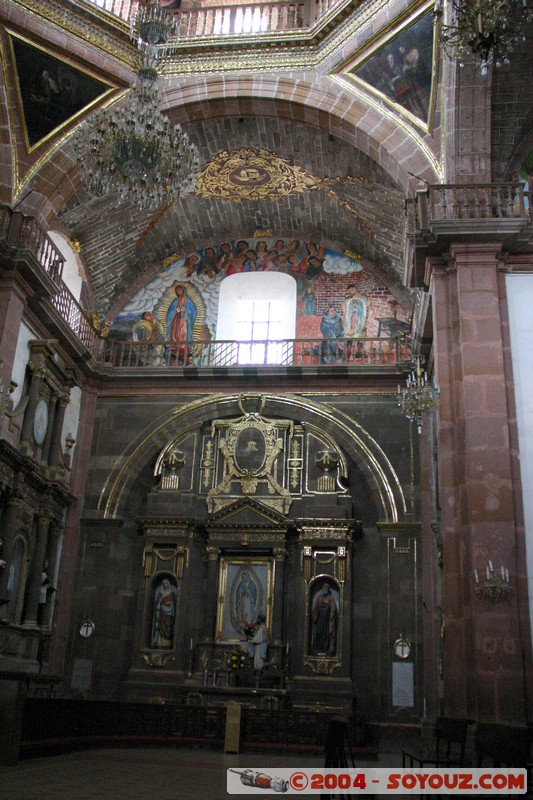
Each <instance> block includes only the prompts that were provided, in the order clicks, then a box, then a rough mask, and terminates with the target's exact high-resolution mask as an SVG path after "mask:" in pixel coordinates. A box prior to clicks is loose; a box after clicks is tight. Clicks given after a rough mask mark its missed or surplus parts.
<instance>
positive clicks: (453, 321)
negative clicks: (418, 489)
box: [431, 244, 524, 723]
mask: <svg viewBox="0 0 533 800" xmlns="http://www.w3.org/2000/svg"><path fill="white" fill-rule="evenodd" d="M500 249H501V248H500V246H499V245H498V244H464V245H455V246H453V247H452V248H451V258H450V259H449V260H448V263H447V264H445V263H444V262H441V263H440V264H438V263H433V264H432V265H431V267H432V281H431V291H432V294H433V318H434V355H435V366H436V374H437V378H438V381H439V384H440V387H441V403H440V409H439V424H438V461H439V482H440V505H441V528H440V532H441V535H442V539H443V586H442V601H443V609H444V615H445V619H444V621H445V630H446V636H445V654H444V698H445V708H446V713H447V714H449V715H450V716H468V717H471V718H474V719H478V720H483V719H487V720H492V721H501V722H517V723H518V722H524V676H523V669H522V660H521V652H522V648H523V646H524V643H523V642H522V641H521V633H520V630H519V627H518V622H517V613H516V602H517V598H516V596H510V597H508V598H506V599H504V600H501V601H499V602H491V601H490V600H488V599H485V598H483V597H478V596H477V595H476V594H475V582H474V569H477V570H478V573H479V574H480V576H481V577H483V575H484V571H485V567H486V564H487V563H488V561H489V560H490V561H491V562H492V563H493V565H494V567H495V569H497V570H499V569H500V566H501V565H502V564H503V565H504V566H505V567H506V568H509V569H510V572H511V581H513V580H514V579H515V578H516V575H513V574H512V568H513V565H514V564H515V551H516V546H517V530H516V519H515V508H514V499H513V478H514V476H513V470H512V453H511V444H510V434H509V422H508V415H509V409H508V404H507V397H508V390H507V386H506V374H505V364H504V348H505V342H504V338H503V337H504V334H503V324H502V304H503V303H504V301H505V298H502V297H500V295H499V280H498V267H499V264H500Z"/></svg>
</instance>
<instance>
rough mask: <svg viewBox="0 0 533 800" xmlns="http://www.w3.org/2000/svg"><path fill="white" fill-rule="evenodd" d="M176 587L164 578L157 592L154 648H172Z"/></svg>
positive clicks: (153, 634)
mask: <svg viewBox="0 0 533 800" xmlns="http://www.w3.org/2000/svg"><path fill="white" fill-rule="evenodd" d="M176 597H177V591H176V587H175V586H173V585H172V584H171V582H170V581H169V579H168V578H163V580H162V581H161V583H160V584H159V586H158V587H157V589H156V591H155V596H154V610H153V615H152V636H151V641H150V643H151V645H152V647H172V637H173V631H174V620H175V618H176Z"/></svg>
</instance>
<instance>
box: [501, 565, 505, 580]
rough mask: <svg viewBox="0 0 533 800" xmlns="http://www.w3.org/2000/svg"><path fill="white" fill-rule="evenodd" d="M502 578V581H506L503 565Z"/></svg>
mask: <svg viewBox="0 0 533 800" xmlns="http://www.w3.org/2000/svg"><path fill="white" fill-rule="evenodd" d="M501 576H502V581H504V580H505V570H504V568H503V564H502V568H501Z"/></svg>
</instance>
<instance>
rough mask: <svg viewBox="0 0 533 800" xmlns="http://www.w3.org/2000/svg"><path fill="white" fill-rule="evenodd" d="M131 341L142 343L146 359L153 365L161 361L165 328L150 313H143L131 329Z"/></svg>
mask: <svg viewBox="0 0 533 800" xmlns="http://www.w3.org/2000/svg"><path fill="white" fill-rule="evenodd" d="M133 341H134V342H142V343H143V344H145V345H148V347H147V359H148V361H149V363H151V364H153V365H155V366H156V365H157V364H161V363H162V361H163V344H164V342H165V328H164V326H163V325H162V324H161V323H160V322H159V320H158V319H156V318H155V317H154V315H153V314H152V312H151V311H144V312H143V315H142V317H141V319H140V320H139V322H137V323H136V325H134V327H133Z"/></svg>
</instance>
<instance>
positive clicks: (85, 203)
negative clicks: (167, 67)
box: [0, 0, 440, 318]
mask: <svg viewBox="0 0 533 800" xmlns="http://www.w3.org/2000/svg"><path fill="white" fill-rule="evenodd" d="M341 5H342V4H339V7H340V6H341ZM388 5H389V4H388V3H386V2H385V3H383V2H381V0H379V1H378V0H366V2H363V3H361V8H362V9H363V11H364V12H365V13H366V17H365V20H366V21H365V25H366V26H367V28H368V30H366V32H365V31H364V30H363V28H361V30H359V29H358V28H357V26H355V24H353V23H352V22H351V18H347V17H346V16H344V17H343V19H344V20H348V21H345V22H343V23H342V24H343V25H348V24H350V25H352V27H351V28H350V31H349V32H350V36H351V38H350V39H348V37H347V35H344V34H343V37H344V38H342V37H341V38H339V46H338V47H337V45H335V47H337V49H336V50H335V47H334V46H333V45H332V46H329V45H328V44H327V41H326V39H324V42H325V43H326V44H325V45H324V47H325V51H324V61H323V62H322V63H320V58H319V57H320V54H321V51H320V47H321V45H317V48H318V49H317V50H316V52H314V55H313V53H311V50H310V49H309V48H308V49H305V48H301V49H300V50H294V49H293V51H291V52H296V53H297V54H299V55H297V58H299V59H300V62H301V63H298V64H296V63H295V65H294V67H295V68H294V69H293V70H292V71H290V72H288V71H287V66H286V62H287V58H289V55H287V57H286V58H285V60H284V59H283V58H282V60H281V61H280V72H279V73H278V72H277V70H276V68H275V67H274V66H272V68H271V69H270V71H268V70H263V71H261V70H258V69H257V64H256V62H254V61H253V58H252V56H251V57H250V58H251V59H252V60H251V61H250V64H251V65H252V67H251V69H250V71H249V72H246V71H244V72H243V71H241V72H240V73H238V70H237V73H238V74H236V75H232V74H229V73H228V75H220V74H219V73H218V72H216V71H214V72H212V73H211V74H208V73H204V74H199V75H198V76H197V77H191V73H190V72H189V73H188V74H187V75H185V73H183V74H180V72H179V70H180V63H179V61H178V62H177V65H176V66H175V67H173V69H175V75H170V73H169V74H166V75H165V80H164V83H165V97H166V100H165V104H164V110H165V111H166V113H168V114H169V116H170V118H171V119H172V121H173V122H180V123H181V124H182V125H183V127H184V129H185V130H186V131H187V133H188V134H189V136H190V137H191V139H192V140H193V141H194V142H195V143H196V145H197V146H198V148H199V151H200V160H201V164H202V165H206V164H207V163H208V162H209V161H210V160H211V159H213V158H214V157H215V156H217V154H219V153H221V152H222V151H228V152H232V151H235V150H237V149H239V148H244V147H246V148H255V149H257V148H264V149H265V150H267V151H269V152H270V153H274V154H276V156H279V157H281V158H284V159H287V161H288V162H290V163H291V164H293V165H295V166H297V167H299V168H301V169H303V170H305V171H306V173H308V174H309V175H311V176H313V177H314V178H317V179H319V180H323V179H331V180H333V179H337V178H340V179H347V178H348V179H361V180H352V181H349V180H348V181H347V180H343V181H339V182H335V183H331V184H330V186H329V187H325V188H323V189H320V190H317V191H306V192H297V193H293V194H290V195H289V196H287V197H284V198H283V199H281V200H267V199H265V200H260V201H253V202H252V201H243V202H232V201H230V200H222V199H216V198H213V197H207V198H205V197H198V196H196V195H194V194H191V195H188V196H186V197H184V198H182V199H180V200H178V201H177V202H176V203H174V204H173V205H172V206H171V207H170V208H168V209H166V210H165V211H164V212H163V213H161V214H154V213H151V212H147V211H139V210H138V209H136V208H134V207H117V205H116V201H115V199H114V198H113V199H101V200H95V199H92V198H90V197H89V196H88V194H87V193H86V191H85V189H84V188H83V185H82V183H81V179H80V175H79V173H78V171H77V168H76V165H75V162H74V159H73V149H72V143H71V140H70V139H69V134H70V133H71V132H72V129H71V130H70V131H67V135H63V133H60V134H58V136H57V137H56V140H55V141H54V140H51V142H50V143H49V144H50V149H49V151H48V153H46V154H45V155H44V156H41V155H40V154H39V152H37V151H35V153H31V152H27V153H24V152H23V150H22V148H20V147H19V148H18V151H16V152H17V155H16V156H13V153H14V152H15V149H14V148H13V144H12V141H13V138H14V137H18V138H20V137H21V132H20V125H18V123H17V119H16V114H15V113H14V112H13V111H12V110H11V111H8V113H7V114H6V113H5V111H3V110H2V104H1V103H0V131H1V130H3V131H4V137H3V140H2V141H0V148H3V150H2V152H3V153H4V154H6V158H5V159H3V161H4V166H3V167H2V165H1V164H0V170H2V171H3V172H2V174H3V176H4V177H5V181H3V184H4V185H3V187H0V189H1V191H2V197H3V200H4V202H8V203H10V204H13V203H14V202H16V203H20V205H19V206H18V207H19V209H20V210H21V211H23V212H24V213H28V214H34V215H35V216H36V217H37V219H39V220H40V221H41V222H42V224H43V226H44V227H45V228H49V229H51V230H53V229H56V230H59V231H61V232H62V233H63V234H65V235H66V236H67V237H68V238H71V239H76V240H78V241H79V242H80V244H81V248H82V249H81V260H82V263H83V268H84V270H85V276H86V278H87V284H88V289H89V294H90V298H89V301H88V302H89V303H90V305H91V308H94V309H95V310H96V311H98V312H99V314H101V315H103V316H105V317H107V318H113V317H114V316H115V314H116V313H117V312H118V311H119V310H120V309H121V307H122V306H123V305H124V304H125V303H126V302H127V299H128V298H129V297H131V296H132V294H133V293H134V291H135V290H136V289H137V288H140V286H141V285H142V284H143V283H144V282H145V281H147V279H148V278H149V277H151V276H152V275H154V274H155V273H156V272H157V271H158V270H160V269H161V267H162V264H163V261H164V259H166V258H168V257H169V256H171V255H174V254H176V253H181V254H184V255H185V254H187V253H188V252H191V251H192V250H195V249H197V248H201V247H205V246H207V245H209V244H216V243H220V242H222V241H225V240H230V239H239V238H250V237H252V236H253V234H254V232H255V231H256V230H270V231H272V235H273V236H274V237H280V238H291V239H300V240H302V241H304V242H305V241H321V242H323V243H324V244H327V245H329V246H330V247H332V248H334V249H336V250H339V251H344V250H350V251H352V252H356V253H358V254H359V255H360V256H362V259H363V263H364V264H365V266H366V267H368V268H369V269H371V270H373V271H374V272H375V273H376V275H377V276H378V277H380V278H381V279H382V280H384V281H385V282H386V283H387V284H388V285H389V286H390V287H391V288H392V287H396V288H397V290H398V294H399V295H401V293H402V292H401V289H400V287H401V285H402V282H403V277H404V260H405V229H406V217H405V198H406V196H407V195H409V194H410V193H411V192H412V187H413V180H412V176H413V175H419V176H422V179H423V180H424V181H426V182H438V180H439V169H438V166H436V165H438V159H439V151H440V133H439V131H440V122H439V112H438V109H437V112H436V119H435V123H434V125H433V130H432V132H431V133H429V132H425V133H423V132H420V130H417V131H415V133H414V134H413V132H412V131H413V130H414V129H413V128H412V126H411V128H409V126H406V125H405V123H404V122H403V121H402V120H400V119H399V120H395V118H394V115H393V116H391V115H390V114H388V115H387V114H384V113H382V111H381V107H380V105H379V103H377V104H376V103H375V102H367V100H366V99H365V97H364V96H361V95H360V94H357V93H355V94H352V93H350V92H349V91H346V89H345V88H344V87H340V86H339V85H337V84H335V83H334V82H333V81H332V80H330V78H329V77H328V75H327V73H328V71H331V70H333V69H334V67H335V64H339V63H340V61H342V59H345V58H346V57H347V56H349V55H350V53H352V52H353V51H354V50H355V49H356V48H357V46H359V45H362V44H363V40H364V39H365V37H366V38H368V37H369V36H371V35H372V31H373V30H375V29H380V27H381V26H386V25H387V19H388V17H387V16H386V6H388ZM420 5H421V4H420V3H419V2H418V0H416V2H413V0H398V2H396V3H395V5H394V8H395V14H396V13H399V14H400V13H408V12H409V10H410V8H411V7H416V8H418V7H420ZM30 7H31V9H32V14H31V15H28V14H27V13H26V11H27V8H30ZM67 7H68V8H72V9H78V10H79V13H81V15H82V16H83V15H85V16H87V14H93V16H94V13H96V12H93V11H90V10H89V11H88V10H87V9H90V8H91V6H89V5H88V4H84V2H82V0H64V2H63V3H61V4H58V2H57V0H44V2H43V3H42V4H36V0H14V2H8V1H7V0H0V16H1V17H2V19H3V21H4V24H5V26H6V28H7V27H8V26H12V27H13V28H14V29H17V30H18V31H19V33H20V32H21V31H22V32H23V33H24V34H25V35H28V36H30V38H34V39H37V40H38V41H40V42H41V43H42V46H47V47H49V48H51V50H50V52H52V53H55V52H56V49H57V50H59V51H60V53H62V54H63V55H64V57H71V58H73V59H74V62H75V63H78V62H79V63H80V64H83V63H84V64H86V65H90V66H91V68H93V69H96V70H98V74H99V75H101V76H102V77H103V78H104V79H107V78H109V79H110V80H112V81H114V82H115V83H114V85H115V86H127V85H128V83H130V82H131V80H132V78H133V75H134V63H135V59H134V57H135V49H134V47H133V46H132V45H131V43H130V42H129V40H128V38H127V34H126V31H125V30H122V29H120V26H118V27H117V26H116V25H115V26H114V28H113V30H112V26H110V24H109V20H108V19H107V18H105V17H101V19H100V20H99V22H98V26H96V23H94V27H93V28H89V31H93V32H94V31H97V34H95V35H94V36H93V34H92V33H91V36H93V38H92V40H91V41H90V43H89V45H87V43H86V42H85V41H83V40H82V38H81V36H77V34H76V30H74V32H72V31H71V30H70V28H68V27H65V25H63V27H62V29H61V30H59V28H58V27H57V25H56V26H55V27H54V26H52V27H50V26H49V25H48V22H47V21H43V20H41V19H38V13H39V12H40V11H41V9H42V8H47V9H49V10H52V11H53V12H54V14H55V17H54V19H55V20H56V22H57V20H60V22H59V23H58V24H59V25H61V24H62V23H61V18H60V13H59V11H58V9H59V8H61V13H63V12H62V9H63V8H67ZM92 9H94V6H92ZM367 9H368V11H366V10H367ZM36 12H37V13H36ZM56 12H57V13H56ZM376 14H381V15H384V16H383V21H382V22H380V23H379V24H378V23H377V22H376ZM71 22H76V18H75V17H73V18H72V20H71ZM69 24H70V23H69ZM91 24H93V23H92V22H91ZM74 27H75V26H74ZM30 29H31V30H30ZM339 30H340V31H341V33H342V26H341V28H339ZM65 31H67V33H65ZM345 33H346V31H345ZM2 35H3V48H4V53H9V48H8V47H7V44H6V40H7V35H6V31H5V29H4V31H3V34H2ZM339 35H340V34H339ZM76 36H77V38H76ZM100 37H102V38H100ZM106 37H108V38H106ZM347 41H349V46H345V42H347ZM95 43H96V44H95ZM334 44H335V43H334ZM326 45H327V46H326ZM341 45H342V47H341ZM308 53H311V56H312V57H313V58H314V62H313V65H312V67H309V68H307V67H306V66H305V63H304V62H305V59H306V58H308V57H309V58H310V57H311V56H308ZM252 55H253V54H252ZM231 57H232V56H228V58H231ZM254 57H255V56H254ZM191 58H192V57H191ZM198 58H199V59H200V60H199V61H198V64H199V66H200V67H201V66H202V63H203V62H202V61H201V54H200V55H199V56H198ZM7 62H9V56H8V58H7ZM190 63H193V62H190ZM309 63H311V61H309ZM253 64H256V65H255V67H253ZM302 65H303V66H302ZM10 69H11V73H10V72H9V70H10ZM220 69H222V67H220V65H219V66H218V67H217V70H220ZM10 74H11V75H13V74H14V73H13V65H9V63H7V67H6V69H5V70H4V76H6V75H7V76H8V81H7V87H6V92H5V97H7V101H6V104H5V105H6V107H7V108H8V109H9V107H10V106H11V109H13V108H14V107H15V106H16V98H15V97H14V91H13V88H12V86H11V87H10V86H9V83H10V81H9V75H10ZM12 83H14V81H12ZM415 127H416V126H415ZM408 129H409V130H411V133H409V132H408ZM406 131H407V132H406ZM9 138H11V144H10V145H8V140H9ZM47 147H48V144H47ZM8 154H9V155H8ZM8 160H10V161H11V160H12V161H13V162H14V163H15V162H17V160H18V171H19V177H18V179H17V180H15V179H14V178H13V177H12V175H10V174H9V172H8V169H6V164H7V162H8ZM24 171H25V174H26V176H29V177H28V178H27V180H26V182H25V183H24V181H22V182H21V176H23V175H24ZM13 174H15V169H13ZM410 176H411V177H410ZM17 182H18V185H17Z"/></svg>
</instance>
